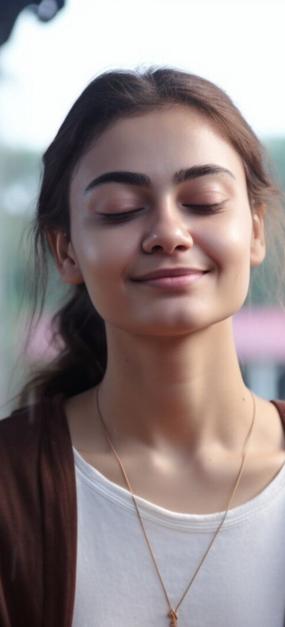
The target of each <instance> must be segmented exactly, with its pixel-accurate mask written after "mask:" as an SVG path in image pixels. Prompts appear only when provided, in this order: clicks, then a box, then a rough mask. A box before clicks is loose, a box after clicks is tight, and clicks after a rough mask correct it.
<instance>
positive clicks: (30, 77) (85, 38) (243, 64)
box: [0, 0, 285, 149]
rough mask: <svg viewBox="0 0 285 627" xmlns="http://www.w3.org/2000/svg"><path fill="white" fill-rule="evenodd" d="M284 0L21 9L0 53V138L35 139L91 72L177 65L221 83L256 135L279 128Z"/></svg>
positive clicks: (284, 98) (123, 0) (284, 108)
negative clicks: (47, 11)
mask: <svg viewBox="0 0 285 627" xmlns="http://www.w3.org/2000/svg"><path fill="white" fill-rule="evenodd" d="M284 24H285V0H217V1H216V0H212V1H211V0H141V1H136V0H104V1H103V2H102V1H101V0H66V8H65V9H64V10H63V11H61V12H60V13H59V14H58V16H57V17H56V18H55V19H54V20H53V21H51V22H50V23H48V24H42V23H40V22H38V20H37V19H36V18H35V17H34V16H33V15H32V14H31V13H30V12H29V11H25V12H24V13H22V14H21V15H20V17H19V19H18V21H17V23H16V27H15V29H14V31H13V35H12V37H11V39H10V40H9V42H8V44H6V45H5V46H3V48H2V50H1V58H0V75H1V79H2V80H1V87H0V107H1V129H0V133H1V141H2V142H3V141H4V142H6V143H7V142H8V143H10V144H21V145H28V146H32V147H36V148H40V149H42V148H44V147H46V145H47V144H48V143H49V142H50V141H51V139H52V138H53V136H54V134H55V132H56V131H57V128H58V126H59V125H60V123H61V121H62V120H63V118H64V117H65V115H66V113H67V111H68V109H69V108H70V106H71V105H72V103H73V101H74V100H75V98H76V97H77V96H78V95H79V93H80V92H81V90H82V89H83V88H84V87H85V85H86V84H87V83H88V82H89V80H91V79H92V78H93V77H94V76H95V75H96V74H98V73H100V72H101V71H103V70H106V69H110V68H135V67H137V66H142V65H149V64H151V65H159V64H163V65H171V66H176V67H179V68H182V69H185V70H188V71H191V72H194V73H197V74H201V75H202V76H204V77H206V78H209V79H210V80H213V81H214V82H216V83H217V84H219V85H220V86H221V87H222V88H223V89H225V90H226V91H227V92H228V93H229V95H230V96H231V97H232V98H233V100H234V101H235V103H236V104H237V105H238V106H239V107H240V109H241V111H242V113H243V114H244V115H245V117H246V118H247V119H248V121H249V123H250V124H251V125H252V126H253V128H254V130H255V131H256V132H257V133H258V134H259V135H261V136H262V137H264V136H268V135H277V134H283V135H285V88H284V58H285V51H284Z"/></svg>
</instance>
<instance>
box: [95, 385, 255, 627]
mask: <svg viewBox="0 0 285 627" xmlns="http://www.w3.org/2000/svg"><path fill="white" fill-rule="evenodd" d="M251 397H252V402H253V412H252V420H251V425H250V427H249V430H248V433H247V435H246V438H245V441H244V445H243V449H242V459H241V464H240V467H239V471H238V474H237V478H236V481H235V484H234V487H233V491H232V493H231V495H230V497H229V500H228V502H227V506H226V509H225V511H224V514H223V516H222V519H221V522H220V523H219V524H218V527H217V529H216V531H215V533H214V535H213V537H212V539H211V541H210V543H209V546H208V547H207V549H206V551H205V553H204V555H203V556H202V559H201V560H200V562H199V564H198V566H197V568H196V570H195V571H194V574H193V575H192V577H191V579H190V581H189V583H188V585H187V586H186V588H185V590H184V592H183V594H182V596H181V597H180V599H179V601H178V603H177V604H176V605H175V607H173V605H172V603H171V601H170V599H169V596H168V593H167V590H166V587H165V585H164V582H163V579H162V576H161V573H160V570H159V567H158V564H157V561H156V559H155V556H154V552H153V549H152V546H151V544H150V541H149V538H148V535H147V533H146V529H145V526H144V523H143V519H142V516H141V513H140V510H139V507H138V504H137V500H136V497H135V495H134V491H133V489H132V486H131V483H130V480H129V478H128V475H127V473H126V471H125V468H124V466H123V463H122V461H121V459H120V457H119V455H118V453H117V451H116V449H115V447H114V445H113V442H112V439H111V436H110V432H109V429H108V427H107V425H106V423H105V420H104V418H103V416H102V413H101V410H100V404H99V390H98V388H96V404H97V411H98V415H99V418H100V420H101V424H102V427H103V430H104V433H105V437H106V440H107V442H108V444H109V446H110V448H111V450H112V452H113V454H114V456H115V458H116V460H117V462H118V464H119V467H120V470H121V473H122V475H123V478H124V481H125V483H126V486H127V488H128V490H129V492H130V494H131V497H132V500H133V503H134V507H135V511H136V513H137V517H138V520H139V523H140V526H141V529H142V532H143V535H144V539H145V542H146V545H147V547H148V550H149V553H150V556H151V559H152V562H153V565H154V568H155V570H156V573H157V575H158V578H159V580H160V584H161V587H162V590H163V593H164V596H165V599H166V602H167V605H168V608H169V612H168V614H167V618H169V620H170V623H169V627H177V624H178V609H179V607H180V605H181V603H182V602H183V601H184V599H185V597H186V595H187V594H188V592H189V590H190V588H191V586H192V584H193V582H194V580H195V579H196V577H197V575H198V572H199V570H200V568H201V567H202V565H203V563H204V561H205V559H206V557H207V555H208V554H209V552H210V550H211V548H212V546H213V544H214V542H215V540H216V538H217V536H218V534H219V533H220V531H221V529H222V527H223V524H224V522H225V520H226V517H227V514H228V511H229V509H230V505H231V502H232V500H233V498H234V495H235V493H236V491H237V488H238V486H239V483H240V479H241V476H242V472H243V469H244V464H245V459H246V453H247V448H248V443H249V439H250V436H251V434H252V431H253V427H254V423H255V414H256V404H255V397H254V395H253V393H252V392H251Z"/></svg>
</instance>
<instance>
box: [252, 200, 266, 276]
mask: <svg viewBox="0 0 285 627" xmlns="http://www.w3.org/2000/svg"><path fill="white" fill-rule="evenodd" d="M252 211H253V213H252V235H251V245H250V265H251V267H257V266H259V265H260V264H261V263H262V262H263V260H264V258H265V253H266V246H265V229H264V207H263V206H260V207H253V210H252Z"/></svg>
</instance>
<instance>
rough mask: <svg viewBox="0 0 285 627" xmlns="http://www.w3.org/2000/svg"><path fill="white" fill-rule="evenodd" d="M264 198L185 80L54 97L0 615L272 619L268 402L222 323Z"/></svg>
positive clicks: (205, 91) (267, 210)
mask: <svg viewBox="0 0 285 627" xmlns="http://www.w3.org/2000/svg"><path fill="white" fill-rule="evenodd" d="M276 199H277V192H276V190H275V189H274V186H273V184H272V182H271V180H270V178H269V175H268V173H267V172H266V170H265V166H264V163H263V155H262V149H261V146H260V144H259V142H258V140H257V138H256V137H255V135H254V133H253V132H252V130H251V129H250V127H249V126H248V125H247V123H246V122H245V120H244V119H243V118H242V116H241V115H240V113H239V111H238V110H237V109H236V108H235V106H234V105H233V104H232V102H231V101H230V100H229V98H228V97H227V96H226V95H225V94H224V93H223V92H222V91H221V90H220V89H219V88H217V87H216V86H215V85H213V84H211V83H210V82H208V81H206V80H203V79H201V78H199V77H197V76H193V75H187V74H185V73H182V72H179V71H175V70H168V69H158V70H149V71H147V72H145V73H142V74H139V73H131V72H111V73H107V74H104V75H102V76H100V77H98V78H97V79H95V80H94V81H93V82H92V83H91V84H90V85H89V86H88V87H87V89H86V90H85V91H84V92H83V94H82V95H81V96H80V97H79V99H78V100H77V102H76V103H75V105H74V106H73V108H72V109H71V111H70V113H69V114H68V116H67V118H66V120H65V121H64V123H63V125H62V127H61V129H60V130H59V132H58V134H57V136H56V138H55V140H54V142H53V143H52V145H51V146H50V148H49V149H48V151H47V152H46V155H45V158H44V173H43V181H42V187H41V193H40V198H39V203H38V212H37V218H36V232H35V235H36V250H37V253H38V257H37V258H38V260H39V262H41V263H37V271H38V280H39V281H43V279H42V277H43V276H45V274H44V270H45V268H46V264H47V263H48V255H49V253H52V256H53V258H54V260H55V262H56V265H57V269H58V271H59V274H60V276H61V278H62V280H63V282H64V283H66V284H67V285H69V286H70V288H71V294H70V296H69V299H68V300H67V302H66V303H65V304H64V306H63V307H62V309H61V310H60V312H59V313H58V314H57V317H56V324H57V338H58V339H59V340H60V342H61V344H60V346H59V353H58V357H57V359H56V361H55V362H54V363H53V364H52V365H51V368H50V369H49V370H47V371H45V372H40V373H39V374H38V376H37V377H35V378H34V379H33V380H32V381H31V382H30V384H29V385H28V386H27V387H26V389H25V391H24V393H23V395H22V400H21V402H20V409H19V410H18V411H16V412H14V414H13V415H12V416H11V417H10V418H9V419H8V420H4V421H3V422H2V424H1V459H2V473H1V474H2V477H3V481H2V482H1V486H2V487H1V490H2V501H1V502H2V503H3V507H2V514H1V540H0V542H1V559H2V567H1V568H2V575H1V585H2V588H1V595H0V616H1V625H3V626H4V627H11V626H13V627H16V626H17V627H18V626H19V625H25V626H26V625H29V626H34V625H46V626H47V625H48V626H49V627H51V626H54V625H58V626H64V627H65V626H66V627H67V626H68V627H70V626H71V625H72V627H79V626H80V627H82V626H83V625H84V626H85V625H86V627H95V626H97V625H102V624H103V625H106V626H108V627H111V626H113V625H128V626H129V627H134V626H137V627H144V626H145V625H146V624H149V625H153V626H155V627H163V626H164V625H181V627H183V626H187V627H188V626H189V625H195V627H198V626H199V625H203V627H205V626H211V627H212V626H213V625H219V627H226V626H227V627H228V625H231V627H239V626H241V625H243V626H244V625H248V626H249V625H250V627H253V626H256V627H257V625H258V627H261V626H264V627H265V626H266V627H268V626H269V625H270V627H281V625H283V621H284V616H285V594H284V592H283V581H284V577H285V556H283V552H282V548H281V547H282V546H283V535H282V534H283V517H284V513H285V512H284V510H285V495H284V473H285V470H284V461H285V442H284V427H283V421H284V420H285V408H284V405H283V404H282V402H279V403H278V402H276V403H275V404H274V403H273V402H272V403H270V402H267V401H265V400H263V399H262V398H256V397H255V396H254V395H253V394H252V393H251V392H250V391H249V390H248V389H247V388H246V386H245V384H244V382H243V379H242V376H241V372H240V367H239V364H238V359H237V355H236V349H235V345H234V340H233V333H232V316H233V314H234V313H236V312H237V311H238V310H239V309H240V308H241V307H242V305H243V303H244V301H245V298H246V295H247V292H248V287H249V279H250V273H251V270H252V268H254V267H257V266H259V265H260V264H262V262H263V259H264V256H265V227H264V223H265V219H268V220H269V224H270V223H272V221H273V220H275V221H276V212H275V210H276V207H277V200H276ZM280 215H281V214H280ZM279 233H280V230H279ZM39 269H40V270H41V269H42V271H40V272H39Z"/></svg>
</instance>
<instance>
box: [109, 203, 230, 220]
mask: <svg viewBox="0 0 285 627" xmlns="http://www.w3.org/2000/svg"><path fill="white" fill-rule="evenodd" d="M222 205H223V203H212V204H202V205H201V204H200V205H193V204H191V205H190V204H189V205H187V204H183V207H186V208H187V209H191V210H192V211H195V213H198V214H200V215H209V214H213V213H218V212H219V211H220V210H221V208H222ZM143 209H144V207H139V208H138V209H133V210H131V211H122V212H121V213H98V214H97V215H98V216H99V217H100V219H101V220H102V221H103V222H126V221H127V220H131V219H132V218H133V217H135V215H136V214H137V213H139V212H140V211H143Z"/></svg>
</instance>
